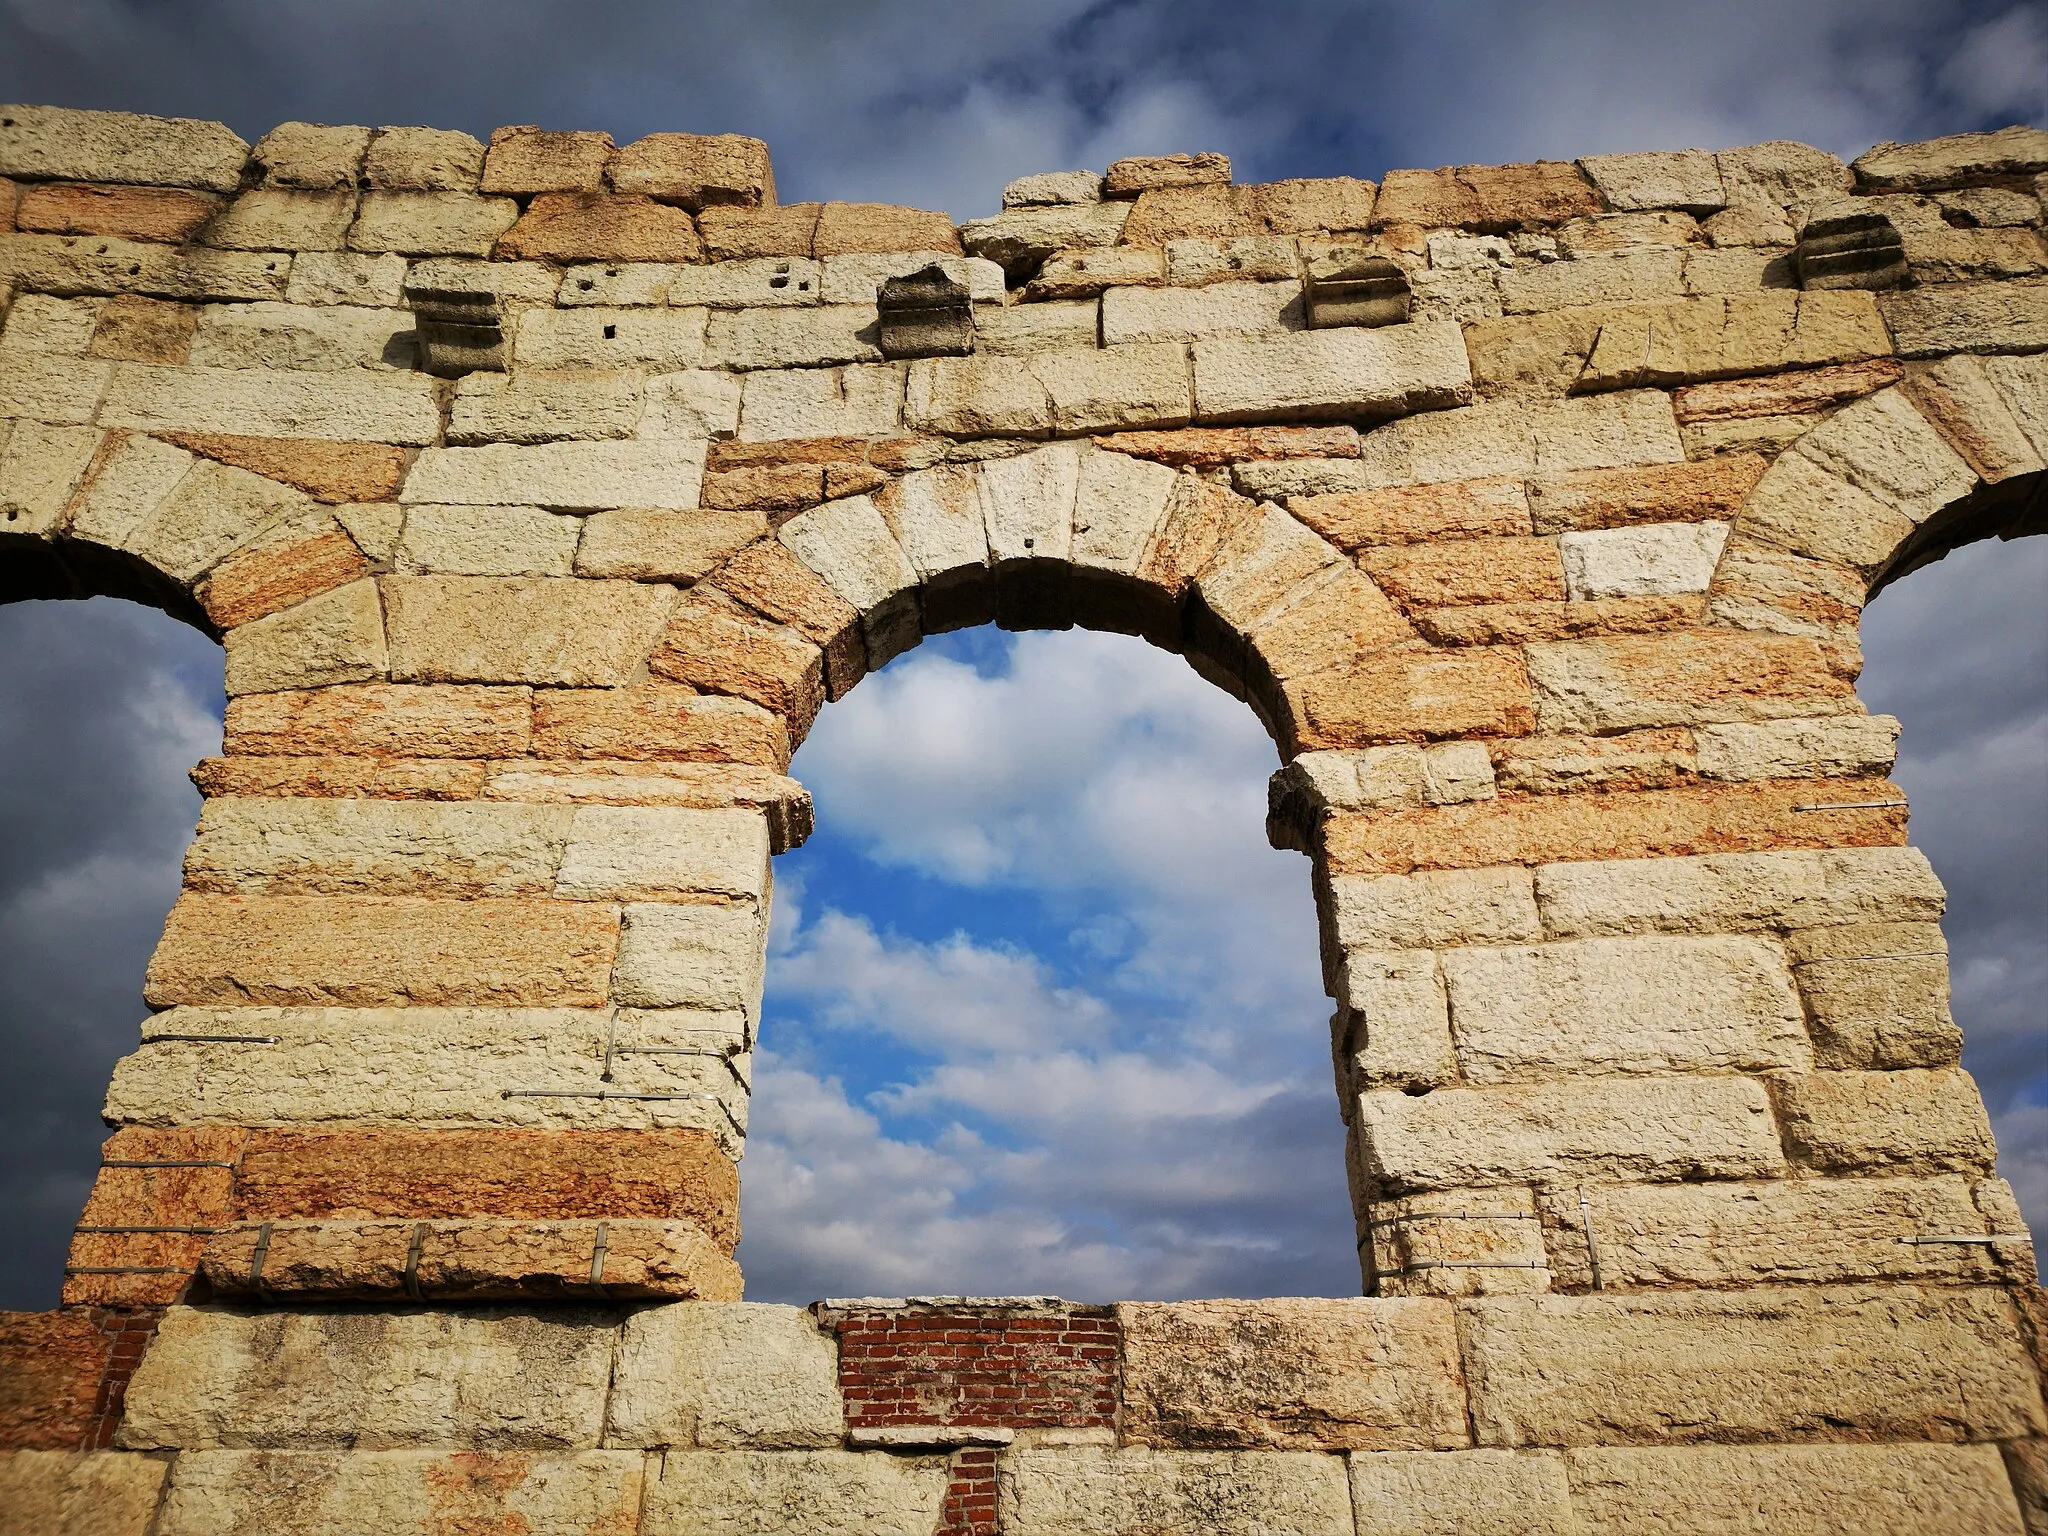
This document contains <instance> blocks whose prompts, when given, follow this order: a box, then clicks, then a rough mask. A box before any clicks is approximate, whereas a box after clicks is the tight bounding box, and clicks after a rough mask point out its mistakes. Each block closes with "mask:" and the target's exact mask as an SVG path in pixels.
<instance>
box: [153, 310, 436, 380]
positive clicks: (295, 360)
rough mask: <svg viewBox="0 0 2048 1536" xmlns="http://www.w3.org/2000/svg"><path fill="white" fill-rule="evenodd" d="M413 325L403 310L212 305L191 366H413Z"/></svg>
mask: <svg viewBox="0 0 2048 1536" xmlns="http://www.w3.org/2000/svg"><path fill="white" fill-rule="evenodd" d="M412 329H413V328H412V320H411V317H410V316H408V315H406V314H405V313H403V312H402V311H400V310H396V309H380V308H371V307H367V306H357V305H333V306H327V307H322V308H309V307H306V306H303V305H298V304H209V305H207V306H206V308H205V309H204V310H203V311H202V312H201V314H200V316H199V328H198V331H197V333H196V334H195V335H194V336H193V338H192V349H191V356H190V361H191V363H192V365H193V366H194V367H199V368H286V369H294V370H299V371H302V372H308V371H324V370H328V369H341V368H402V369H410V368H411V367H412V366H413V356H414V352H413V334H412Z"/></svg>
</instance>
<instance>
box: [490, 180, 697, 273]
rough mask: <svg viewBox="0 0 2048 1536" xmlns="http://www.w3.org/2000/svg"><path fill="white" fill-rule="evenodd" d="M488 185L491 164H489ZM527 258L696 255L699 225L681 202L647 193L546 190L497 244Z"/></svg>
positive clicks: (497, 251)
mask: <svg viewBox="0 0 2048 1536" xmlns="http://www.w3.org/2000/svg"><path fill="white" fill-rule="evenodd" d="M484 181H485V184H486V186H488V185H489V182H490V167H489V163H488V162H486V164H485V168H484ZM492 253H493V254H494V255H498V256H510V257H512V258H513V259H515V260H523V261H551V262H573V261H622V262H672V261H697V260H700V259H701V258H702V256H703V253H704V246H703V242H701V241H700V240H699V239H698V238H697V226H696V225H695V224H694V223H693V222H692V221H691V219H690V216H689V215H688V214H687V213H685V212H683V211H682V210H681V209H680V208H671V207H668V206H667V205H666V204H663V203H657V202H655V201H653V200H652V199H650V198H645V197H612V196H607V195H606V194H604V193H602V192H543V193H542V194H540V195H539V196H538V197H536V198H534V199H533V201H532V202H531V203H529V204H527V207H526V211H525V212H524V213H523V214H521V215H520V216H519V221H518V222H517V223H516V224H514V225H513V226H512V227H511V228H510V229H508V230H506V231H505V233H504V235H503V236H502V237H501V238H500V239H499V241H498V243H497V244H496V245H495V246H494V247H493V248H492Z"/></svg>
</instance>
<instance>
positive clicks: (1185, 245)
mask: <svg viewBox="0 0 2048 1536" xmlns="http://www.w3.org/2000/svg"><path fill="white" fill-rule="evenodd" d="M1165 254H1166V280H1167V281H1168V282H1169V283H1175V284H1179V285H1182V286H1185V287H1200V286H1202V285H1203V284H1205V283H1234V282H1259V283H1274V282H1289V281H1292V280H1294V279H1297V278H1299V277H1300V276H1301V252H1300V251H1299V250H1298V249H1297V248H1296V246H1295V243H1294V241H1293V240H1291V239H1288V238H1287V237H1286V236H1283V235H1245V236H1242V237H1240V238H1238V239H1234V240H1204V239H1191V240H1170V241H1168V242H1167V244H1166V251H1165Z"/></svg>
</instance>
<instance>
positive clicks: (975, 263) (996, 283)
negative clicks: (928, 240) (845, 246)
mask: <svg viewBox="0 0 2048 1536" xmlns="http://www.w3.org/2000/svg"><path fill="white" fill-rule="evenodd" d="M934 266H935V267H937V268H938V269H939V270H940V271H942V272H944V273H945V274H946V276H947V277H949V278H951V279H952V280H953V281H954V282H956V283H959V284H960V285H961V286H962V287H964V288H966V289H967V290H968V296H969V298H970V299H971V300H972V301H973V302H974V303H975V304H976V305H977V306H989V305H1000V304H1003V303H1006V302H1007V298H1006V290H1005V288H1004V283H1003V269H1002V268H1001V267H999V266H997V265H996V264H995V263H994V262H992V261H988V260H985V259H983V258H981V257H977V256H962V255H960V254H959V253H958V251H957V249H956V248H955V247H953V246H951V245H948V246H947V247H945V248H944V249H942V250H907V251H903V250H899V251H870V252H864V253H854V254H851V255H845V256H829V257H827V258H826V260H825V261H824V262H823V264H822V275H823V280H822V283H821V284H820V287H819V289H818V292H819V296H820V297H821V298H822V299H823V300H824V302H825V303H827V304H873V303H875V302H876V300H877V298H878V296H879V292H880V289H881V286H882V284H883V283H885V282H887V281H888V280H889V279H890V278H892V277H908V276H910V275H911V274H912V273H915V272H921V271H923V270H925V269H926V268H927V267H934Z"/></svg>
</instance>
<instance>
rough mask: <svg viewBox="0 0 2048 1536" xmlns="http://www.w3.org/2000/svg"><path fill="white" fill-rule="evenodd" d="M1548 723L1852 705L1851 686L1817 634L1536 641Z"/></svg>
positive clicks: (1722, 717) (1537, 681) (1740, 715)
mask: <svg viewBox="0 0 2048 1536" xmlns="http://www.w3.org/2000/svg"><path fill="white" fill-rule="evenodd" d="M1528 660H1529V677H1530V680H1531V683H1532V684H1533V686H1534V691H1535V692H1534V696H1535V703H1536V718H1537V723H1538V725H1539V727H1540V728H1541V729H1542V730H1544V731H1546V732H1566V731H1575V730H1596V731H1606V730H1613V729H1616V728H1622V729H1629V728H1635V727H1641V726H1659V725H1690V724H1711V723H1718V722H1721V721H1729V720H1769V719H1786V718H1799V717H1806V716H1812V715H1815V714H1818V713H1821V712H1823V710H1824V709H1825V707H1826V706H1827V705H1829V704H1836V705H1845V704H1852V703H1853V701H1854V699H1855V690H1854V687H1853V685H1852V684H1851V683H1850V682H1849V681H1848V680H1847V679H1845V678H1843V677H1840V676H1838V675H1837V674H1836V673H1835V672H1834V671H1832V670H1831V669H1830V666H1829V661H1830V658H1829V656H1828V654H1827V653H1826V652H1825V651H1824V650H1823V649H1822V648H1821V647H1820V646H1818V645H1816V644H1815V643H1814V642H1813V641H1811V640H1804V639H1799V638H1795V637H1789V636H1775V635H1757V634H1731V633H1727V632H1724V631H1714V630H1693V631H1690V632H1680V633H1674V634H1662V635H1644V636H1615V637H1612V638H1607V639H1597V640H1571V641H1560V642H1556V643H1553V644H1543V645H1532V646H1531V647H1530V648H1529V652H1528Z"/></svg>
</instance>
